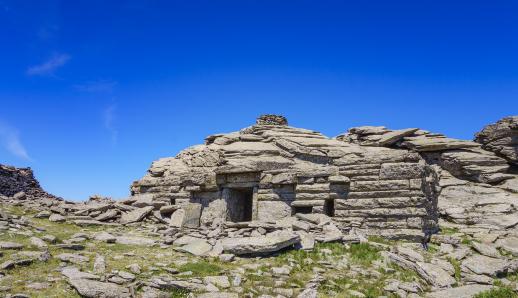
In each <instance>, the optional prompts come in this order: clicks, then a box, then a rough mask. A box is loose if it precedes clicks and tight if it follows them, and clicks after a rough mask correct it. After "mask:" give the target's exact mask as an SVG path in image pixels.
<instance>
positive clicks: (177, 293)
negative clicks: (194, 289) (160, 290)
mask: <svg viewBox="0 0 518 298" xmlns="http://www.w3.org/2000/svg"><path fill="white" fill-rule="evenodd" d="M168 292H169V294H171V298H184V297H188V296H189V291H187V290H184V289H173V290H170V291H168Z"/></svg>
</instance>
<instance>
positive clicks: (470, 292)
mask: <svg viewBox="0 0 518 298" xmlns="http://www.w3.org/2000/svg"><path fill="white" fill-rule="evenodd" d="M491 288H492V286H487V285H467V286H462V287H458V288H451V289H447V290H441V291H437V292H433V293H429V294H427V295H426V296H425V297H427V298H471V297H473V296H475V295H476V294H478V293H480V292H484V291H488V290H490V289H491Z"/></svg>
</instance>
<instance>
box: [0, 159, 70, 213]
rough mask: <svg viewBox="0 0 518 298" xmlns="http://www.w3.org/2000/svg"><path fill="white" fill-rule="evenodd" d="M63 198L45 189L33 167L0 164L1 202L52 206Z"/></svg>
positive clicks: (29, 205) (30, 205) (28, 205)
mask: <svg viewBox="0 0 518 298" xmlns="http://www.w3.org/2000/svg"><path fill="white" fill-rule="evenodd" d="M60 201H62V199H61V198H59V197H56V196H54V195H51V194H49V193H47V192H46V191H44V190H43V189H42V188H41V186H40V184H39V182H38V180H36V178H35V177H34V173H33V172H32V170H31V168H15V167H11V166H6V165H2V164H0V202H1V203H8V204H19V203H22V202H23V205H25V206H27V207H38V205H41V204H43V205H45V206H52V205H53V204H58V203H59V202H60Z"/></svg>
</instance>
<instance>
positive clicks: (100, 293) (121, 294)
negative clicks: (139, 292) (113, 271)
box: [68, 279, 130, 298]
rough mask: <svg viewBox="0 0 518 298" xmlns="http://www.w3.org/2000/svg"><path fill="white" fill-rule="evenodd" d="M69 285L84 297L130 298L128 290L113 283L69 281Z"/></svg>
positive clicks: (82, 280)
mask: <svg viewBox="0 0 518 298" xmlns="http://www.w3.org/2000/svg"><path fill="white" fill-rule="evenodd" d="M68 283H69V284H70V285H71V286H72V287H73V288H74V289H76V291H77V292H78V293H79V294H80V295H81V296H82V297H88V298H100V297H103V298H127V297H130V291H129V289H128V288H125V287H121V286H118V285H116V284H113V283H107V282H100V281H95V280H89V279H69V280H68Z"/></svg>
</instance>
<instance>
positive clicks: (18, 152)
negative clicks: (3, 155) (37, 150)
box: [0, 122, 31, 160]
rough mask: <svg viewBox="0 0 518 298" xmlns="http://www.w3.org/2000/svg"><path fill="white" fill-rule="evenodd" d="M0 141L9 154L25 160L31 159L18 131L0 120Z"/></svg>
mask: <svg viewBox="0 0 518 298" xmlns="http://www.w3.org/2000/svg"><path fill="white" fill-rule="evenodd" d="M0 142H1V144H2V146H3V147H4V148H5V149H6V150H7V151H9V152H10V153H11V154H13V155H15V156H17V157H19V158H21V159H25V160H31V158H30V157H29V154H28V153H27V150H26V149H25V146H23V144H22V142H21V140H20V137H19V135H18V131H17V130H16V129H15V128H14V127H11V126H9V125H7V124H6V123H2V122H0Z"/></svg>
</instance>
